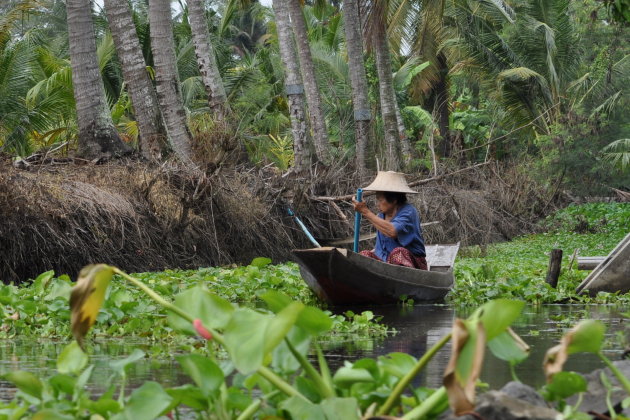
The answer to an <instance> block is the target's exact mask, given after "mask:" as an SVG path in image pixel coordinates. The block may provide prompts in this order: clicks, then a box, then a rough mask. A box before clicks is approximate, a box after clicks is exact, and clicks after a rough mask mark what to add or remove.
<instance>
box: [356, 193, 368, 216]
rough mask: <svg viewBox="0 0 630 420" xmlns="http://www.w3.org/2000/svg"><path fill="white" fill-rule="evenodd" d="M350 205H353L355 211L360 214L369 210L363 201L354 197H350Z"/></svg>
mask: <svg viewBox="0 0 630 420" xmlns="http://www.w3.org/2000/svg"><path fill="white" fill-rule="evenodd" d="M352 205H353V206H354V211H357V212H359V213H361V214H365V213H367V212H369V211H370V209H368V206H367V204H366V203H365V201H357V200H356V197H352Z"/></svg>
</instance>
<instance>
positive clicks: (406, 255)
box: [352, 171, 427, 270]
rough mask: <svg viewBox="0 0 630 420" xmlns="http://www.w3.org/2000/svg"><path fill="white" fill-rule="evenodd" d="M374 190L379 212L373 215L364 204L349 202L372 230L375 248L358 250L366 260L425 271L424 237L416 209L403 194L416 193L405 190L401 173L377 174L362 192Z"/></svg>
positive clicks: (405, 186) (406, 187)
mask: <svg viewBox="0 0 630 420" xmlns="http://www.w3.org/2000/svg"><path fill="white" fill-rule="evenodd" d="M363 190H364V191H376V201H377V203H378V209H379V210H380V213H379V214H378V215H377V214H374V213H372V212H371V211H370V209H369V208H368V206H367V204H366V203H365V202H362V201H361V202H359V201H356V199H355V198H353V199H352V204H354V210H355V211H358V212H359V213H361V214H362V215H363V217H364V218H366V219H367V220H369V221H370V223H372V224H373V225H374V227H375V228H376V230H377V232H376V245H375V247H374V249H373V250H371V251H361V252H360V254H361V255H364V256H366V257H370V258H374V259H377V260H381V261H385V262H387V263H389V264H396V265H403V266H405V267H412V268H418V269H421V270H426V269H427V261H426V253H425V249H424V238H423V237H422V229H421V228H420V216H419V215H418V212H417V210H416V209H415V208H414V207H413V206H412V205H411V204H409V203H407V196H406V194H417V192H416V191H414V190H412V189H411V188H409V186H408V185H407V181H406V180H405V177H404V175H403V174H401V173H398V172H392V171H388V172H379V173H378V174H377V176H376V179H375V180H374V182H372V183H371V184H370V185H368V186H367V187H365V188H364V189H363Z"/></svg>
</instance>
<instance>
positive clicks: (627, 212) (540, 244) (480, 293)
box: [448, 203, 630, 305]
mask: <svg viewBox="0 0 630 420" xmlns="http://www.w3.org/2000/svg"><path fill="white" fill-rule="evenodd" d="M540 227H541V228H542V229H544V230H545V232H544V233H539V234H533V235H526V236H522V237H518V238H516V239H514V240H513V241H511V242H505V243H497V244H493V245H490V246H487V247H485V248H484V247H478V246H475V247H468V248H465V249H463V250H462V251H461V252H460V256H459V258H458V260H457V263H456V265H455V274H456V286H455V289H454V290H453V291H452V292H451V293H450V294H449V296H448V301H449V302H450V303H453V304H457V305H476V304H479V303H481V302H485V301H487V300H490V299H496V298H499V297H504V298H518V299H523V300H526V301H527V302H530V303H533V304H541V303H556V302H566V301H569V300H576V301H580V302H585V303H588V302H596V303H619V304H621V303H625V304H627V303H630V294H626V295H622V296H619V295H616V294H610V293H599V294H598V295H597V296H596V297H592V298H591V297H588V296H577V295H576V293H575V288H576V287H577V286H578V285H579V284H580V282H581V281H582V280H583V279H584V278H585V277H586V276H587V275H588V273H589V272H588V271H579V270H578V269H577V261H576V260H574V261H573V263H572V265H571V268H570V269H569V265H570V264H571V260H572V257H573V255H574V253H576V250H577V253H576V255H581V256H598V255H601V256H605V255H607V254H608V253H609V252H610V251H611V250H612V249H613V248H614V247H615V246H616V245H617V244H618V243H619V241H621V240H622V239H623V238H624V236H625V235H627V234H628V232H630V205H628V204H624V203H591V204H584V205H571V206H568V207H567V208H565V209H563V210H560V211H558V212H556V213H555V214H553V215H551V216H549V217H548V218H546V219H545V220H543V221H541V222H540ZM554 248H559V249H562V250H563V258H562V270H561V273H560V277H559V280H558V288H557V289H554V288H552V287H551V286H550V285H548V284H547V283H546V282H545V277H546V274H547V267H548V263H549V253H550V251H551V250H552V249H554Z"/></svg>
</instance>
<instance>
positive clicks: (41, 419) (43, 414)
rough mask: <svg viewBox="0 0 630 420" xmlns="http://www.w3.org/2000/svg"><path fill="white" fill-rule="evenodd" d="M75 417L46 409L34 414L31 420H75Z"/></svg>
mask: <svg viewBox="0 0 630 420" xmlns="http://www.w3.org/2000/svg"><path fill="white" fill-rule="evenodd" d="M74 418H75V417H74V416H71V415H68V414H62V413H60V412H58V411H57V410H54V409H52V408H46V409H44V410H41V411H38V412H37V413H35V414H33V417H31V420H74Z"/></svg>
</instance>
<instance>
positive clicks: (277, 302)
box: [258, 290, 293, 313]
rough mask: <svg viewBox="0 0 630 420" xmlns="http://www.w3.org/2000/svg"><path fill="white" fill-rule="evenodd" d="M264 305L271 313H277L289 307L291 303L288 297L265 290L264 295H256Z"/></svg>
mask: <svg viewBox="0 0 630 420" xmlns="http://www.w3.org/2000/svg"><path fill="white" fill-rule="evenodd" d="M258 297H259V298H261V299H262V300H263V301H264V302H265V303H266V304H267V307H268V308H269V310H270V311H271V312H274V313H278V312H280V311H281V310H283V309H284V308H285V307H287V306H289V305H290V304H291V302H293V301H292V300H291V298H290V297H288V296H287V295H285V294H284V293H280V292H276V291H275V290H267V291H266V292H265V293H261V294H259V295H258Z"/></svg>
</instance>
